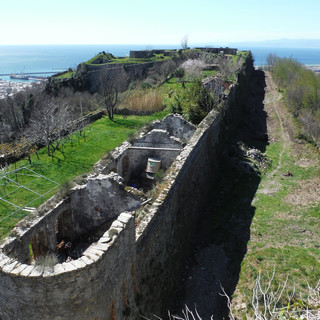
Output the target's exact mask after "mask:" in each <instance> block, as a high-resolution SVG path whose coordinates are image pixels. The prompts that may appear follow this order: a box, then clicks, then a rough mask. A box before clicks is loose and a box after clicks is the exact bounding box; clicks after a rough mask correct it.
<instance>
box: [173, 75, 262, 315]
mask: <svg viewBox="0 0 320 320" xmlns="http://www.w3.org/2000/svg"><path fill="white" fill-rule="evenodd" d="M265 86H266V85H265V76H264V73H263V72H262V71H255V72H254V76H253V78H252V82H251V86H250V91H249V94H248V97H247V101H246V104H245V107H244V113H243V118H242V119H241V125H240V126H239V128H238V132H237V135H236V138H235V140H234V141H232V142H231V143H230V148H229V152H228V155H227V156H226V159H223V160H224V161H222V163H223V167H222V174H221V177H220V181H219V183H218V184H217V181H215V182H214V183H213V184H212V186H207V187H211V189H212V197H211V198H210V199H209V201H208V203H207V210H206V212H204V213H203V220H202V224H201V227H200V230H199V232H198V235H197V238H196V239H195V243H194V254H193V256H192V257H190V259H189V261H188V263H187V265H186V270H185V274H184V275H183V279H182V281H181V284H180V286H179V288H177V293H176V299H175V302H174V305H173V306H172V307H171V310H172V314H178V315H180V316H182V313H181V310H182V309H184V306H185V305H187V306H188V307H189V308H190V309H191V310H193V311H194V310H195V309H197V312H198V313H199V315H200V316H201V318H202V319H210V317H211V316H212V315H213V319H214V320H219V319H227V318H228V308H227V299H226V298H225V297H223V296H221V293H222V289H221V287H223V288H224V290H225V292H226V293H227V294H228V295H229V296H231V295H232V294H233V292H234V290H235V288H236V286H237V283H238V280H239V273H240V267H241V262H242V260H243V258H244V256H245V254H246V251H247V243H248V241H249V239H250V226H251V222H252V218H253V216H254V213H255V208H254V207H253V206H252V205H251V203H252V200H253V198H254V195H255V193H256V191H257V188H258V186H259V184H260V176H259V175H258V174H255V173H253V172H251V173H250V172H247V171H244V170H243V168H241V166H238V165H237V161H238V164H239V163H240V162H241V160H240V159H239V158H238V159H237V155H239V152H238V151H239V150H237V148H239V142H240V141H241V142H243V143H244V144H245V145H247V146H248V147H250V148H256V149H259V150H260V151H262V152H264V151H265V149H266V145H267V140H268V137H267V134H266V132H267V126H266V113H265V111H264V109H263V108H264V105H263V100H264V88H265ZM216 185H218V187H217V186H216Z"/></svg>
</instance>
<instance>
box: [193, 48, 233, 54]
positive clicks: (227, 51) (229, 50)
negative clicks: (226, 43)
mask: <svg viewBox="0 0 320 320" xmlns="http://www.w3.org/2000/svg"><path fill="white" fill-rule="evenodd" d="M196 49H198V50H201V51H206V52H210V53H223V54H232V55H236V54H237V52H238V49H236V48H228V47H226V48H221V47H220V48H203V47H201V48H196Z"/></svg>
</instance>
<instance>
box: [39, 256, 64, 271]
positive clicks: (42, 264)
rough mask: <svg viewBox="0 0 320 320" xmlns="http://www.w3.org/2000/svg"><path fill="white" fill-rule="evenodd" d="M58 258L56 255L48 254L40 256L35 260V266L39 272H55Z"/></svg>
mask: <svg viewBox="0 0 320 320" xmlns="http://www.w3.org/2000/svg"><path fill="white" fill-rule="evenodd" d="M58 262H59V261H58V258H57V257H56V255H55V254H52V253H50V254H47V255H45V256H40V257H38V258H36V259H35V260H34V263H35V266H36V268H37V269H38V270H40V271H44V270H45V269H47V268H48V269H50V270H53V267H54V266H55V265H56V264H57V263H58Z"/></svg>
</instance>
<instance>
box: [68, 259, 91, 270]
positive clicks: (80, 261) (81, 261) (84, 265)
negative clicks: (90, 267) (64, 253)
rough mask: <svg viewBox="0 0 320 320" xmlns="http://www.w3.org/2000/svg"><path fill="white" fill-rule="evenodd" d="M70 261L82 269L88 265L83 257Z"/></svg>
mask: <svg viewBox="0 0 320 320" xmlns="http://www.w3.org/2000/svg"><path fill="white" fill-rule="evenodd" d="M70 263H71V264H73V265H74V266H75V267H76V268H77V269H81V268H84V267H86V266H87V264H86V263H85V262H84V261H83V260H81V259H77V260H74V261H71V262H70Z"/></svg>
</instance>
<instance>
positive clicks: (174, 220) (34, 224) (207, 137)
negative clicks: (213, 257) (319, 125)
mask: <svg viewBox="0 0 320 320" xmlns="http://www.w3.org/2000/svg"><path fill="white" fill-rule="evenodd" d="M252 69H253V65H252V60H251V59H248V60H247V61H246V63H245V64H244V66H243V69H242V70H241V72H240V74H239V84H238V85H234V86H232V87H231V88H230V92H229V94H228V96H227V100H226V101H225V103H224V106H223V108H222V110H221V112H219V113H218V112H216V111H212V112H210V113H209V115H208V116H207V117H206V118H205V119H204V120H203V121H202V122H201V123H200V124H199V126H198V127H197V128H195V127H194V126H192V125H191V124H189V123H187V122H186V121H185V120H184V119H183V118H181V117H180V116H177V115H170V116H168V117H167V118H165V119H164V121H162V122H156V123H155V124H154V125H153V128H152V130H150V131H149V132H148V133H145V134H142V135H141V136H140V137H139V138H137V139H134V140H133V141H132V142H131V143H130V142H125V143H123V144H122V145H121V146H120V147H119V148H117V149H116V150H115V151H114V152H113V154H112V156H111V157H109V159H108V162H107V163H105V162H104V161H102V160H101V161H100V162H99V163H98V164H97V165H96V168H95V170H94V171H93V173H92V174H91V175H90V176H89V177H88V178H87V181H86V182H85V183H84V184H83V185H78V186H76V187H75V188H73V189H72V190H71V192H70V193H69V195H68V196H67V197H66V198H65V199H64V200H62V201H60V202H59V203H55V204H54V205H53V206H52V207H51V208H50V209H48V210H47V211H46V212H45V213H44V214H41V212H42V211H41V212H40V213H39V215H38V217H37V218H36V219H35V220H34V221H31V223H30V225H28V226H24V229H21V228H17V229H16V230H15V231H16V233H17V236H16V237H12V238H9V239H8V240H7V241H6V242H5V243H4V244H3V245H2V247H1V253H0V319H1V320H13V319H14V320H18V319H19V320H24V319H25V320H27V319H28V320H29V319H33V320H40V319H41V320H43V319H55V320H58V319H60V320H62V319H63V320H72V319H74V320H89V319H90V320H91V319H92V320H93V319H103V320H107V319H118V320H120V319H139V318H140V315H143V316H145V317H149V318H151V317H152V315H153V314H156V315H159V316H164V317H165V316H166V313H167V308H168V306H169V305H170V299H171V298H172V296H173V291H174V289H175V286H176V284H177V282H178V281H179V278H180V276H181V273H182V270H183V268H184V262H185V260H186V258H187V257H188V255H189V253H190V250H191V240H192V238H193V236H194V234H195V233H196V232H197V226H198V224H199V221H200V218H201V212H202V211H203V210H204V208H203V205H204V203H205V202H206V200H207V199H208V197H209V196H210V194H209V190H208V188H206V184H207V183H208V182H209V181H210V182H212V181H214V179H215V178H216V177H217V176H218V174H219V173H218V172H219V165H220V159H221V154H223V153H224V150H225V142H226V141H227V140H228V138H229V137H230V136H232V134H233V131H234V130H235V128H236V126H237V124H238V121H239V119H240V114H241V110H242V101H243V100H244V98H243V97H244V96H245V94H246V90H247V84H248V81H249V80H250V74H251V71H252ZM150 156H152V157H157V158H159V159H161V161H162V162H161V164H162V168H163V169H164V170H166V171H165V172H166V176H165V178H164V180H163V182H162V183H161V185H160V186H161V188H159V189H158V194H157V197H156V199H155V200H154V201H153V202H151V203H148V204H145V203H147V202H148V201H145V199H143V198H141V197H140V195H139V192H135V190H137V189H136V188H139V183H140V181H137V180H138V178H141V176H142V178H143V172H144V170H145V167H146V161H147V158H148V157H150ZM132 181H133V182H134V183H135V184H137V185H138V186H136V188H132V187H130V184H131V183H132ZM63 240H65V242H64V244H68V243H69V242H70V243H71V244H70V245H69V247H68V246H66V248H65V253H66V255H69V256H71V257H72V258H73V260H71V259H68V260H66V261H63V260H62V261H60V263H57V264H55V265H54V266H45V265H43V266H35V265H34V264H32V262H31V260H32V259H31V258H32V257H31V256H32V255H33V257H37V256H43V255H45V254H47V253H48V252H51V251H53V252H55V253H56V252H57V243H59V241H60V243H59V244H61V243H62V241H63ZM67 241H68V242H67ZM66 242H67V243H66ZM62 245H63V244H62ZM70 246H71V247H70ZM70 248H71V249H70ZM68 250H69V251H68ZM70 250H71V251H70ZM30 252H31V254H30ZM62 258H63V257H62Z"/></svg>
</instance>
